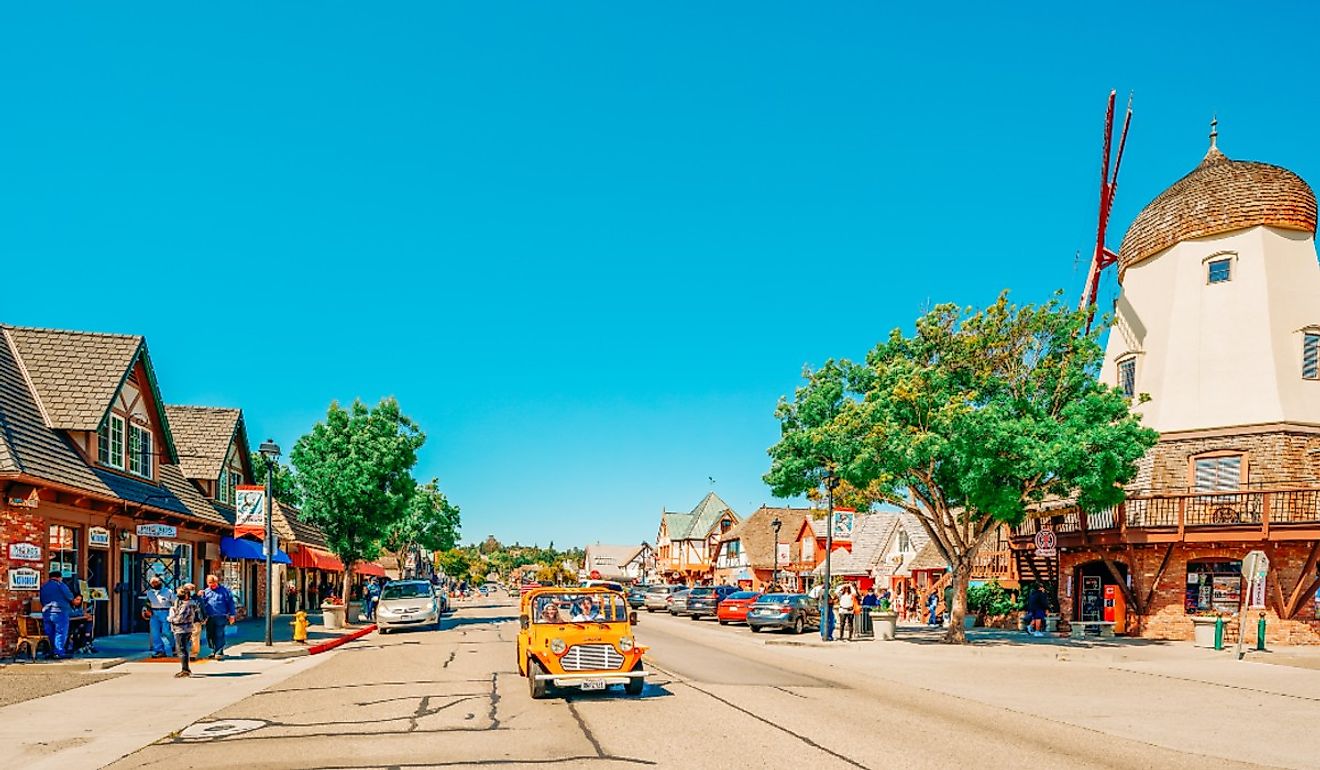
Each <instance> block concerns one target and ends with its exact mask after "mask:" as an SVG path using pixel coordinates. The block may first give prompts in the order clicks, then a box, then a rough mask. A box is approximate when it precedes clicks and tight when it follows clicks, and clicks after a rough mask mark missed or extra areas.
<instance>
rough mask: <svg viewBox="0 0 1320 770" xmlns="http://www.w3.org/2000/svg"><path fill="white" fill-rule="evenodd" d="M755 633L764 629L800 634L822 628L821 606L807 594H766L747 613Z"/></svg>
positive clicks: (748, 621)
mask: <svg viewBox="0 0 1320 770" xmlns="http://www.w3.org/2000/svg"><path fill="white" fill-rule="evenodd" d="M747 625H748V626H749V627H751V629H752V631H753V632H756V631H760V630H761V629H763V628H778V629H790V630H792V631H793V633H795V634H800V633H802V632H803V631H805V630H806V629H808V628H816V629H819V628H820V605H818V604H817V603H816V600H815V599H812V598H811V597H810V596H807V595H806V594H766V595H764V596H762V597H761V598H760V599H757V600H756V603H755V604H753V605H752V607H751V609H749V610H748V611H747Z"/></svg>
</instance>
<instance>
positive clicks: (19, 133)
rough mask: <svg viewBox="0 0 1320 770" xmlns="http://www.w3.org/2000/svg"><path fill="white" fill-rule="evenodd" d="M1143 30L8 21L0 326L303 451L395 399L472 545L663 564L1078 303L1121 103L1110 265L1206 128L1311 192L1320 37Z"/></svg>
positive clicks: (639, 17)
mask: <svg viewBox="0 0 1320 770" xmlns="http://www.w3.org/2000/svg"><path fill="white" fill-rule="evenodd" d="M913 5H914V6H915V5H918V4H913ZM1158 5H1162V4H1153V3H1143V4H1133V5H1131V6H1128V7H1123V6H1122V4H1111V5H1107V6H1105V7H1104V9H1103V12H1101V11H1100V10H1098V9H1097V8H1096V7H1079V8H1076V9H1072V8H1069V7H1067V4H1058V3H1051V4H1041V5H1039V6H1025V5H1024V6H1021V7H1013V6H1005V7H998V8H993V9H989V8H987V7H986V5H985V4H983V3H982V4H972V5H968V6H967V7H959V6H958V5H957V4H941V5H940V7H939V9H938V11H928V12H922V11H920V10H918V9H917V8H915V7H914V8H901V7H897V6H896V4H890V3H831V4H823V3H810V4H807V3H768V2H755V3H719V4H708V3H688V4H682V3H664V4H631V3H604V2H601V3H589V2H582V3H508V4H495V3H475V2H473V3H445V4H441V3H391V4H365V3H305V4H296V3H279V4H261V5H258V4H225V5H223V6H209V7H202V6H197V5H194V4H186V5H185V6H180V5H179V4H170V3H167V4H153V3H139V4H133V5H132V6H131V7H128V6H114V5H110V6H107V5H104V4H68V5H67V6H61V7H60V8H59V9H53V8H51V7H49V6H48V5H43V4H14V5H10V6H8V7H7V8H6V9H4V10H3V11H0V72H3V73H4V75H3V78H2V79H0V89H3V90H2V91H0V94H2V95H3V100H4V105H5V116H4V119H3V120H0V264H3V265H4V272H3V274H4V277H5V280H4V285H5V291H4V296H3V300H0V321H4V322H7V323H13V324H21V325H40V326H55V327H64V328H77V329H90V330H98V331H116V332H133V333H141V334H145V335H146V336H147V338H148V342H149V345H150V347H151V351H152V356H153V359H154V361H155V364H156V368H157V373H158V375H159V378H160V381H161V387H162V389H163V392H164V394H165V397H166V399H167V400H169V401H172V402H175V403H194V404H214V405H234V406H241V407H242V408H243V409H244V410H245V413H246V415H247V420H248V424H249V428H250V430H251V433H252V435H253V437H254V439H258V440H259V439H260V438H264V437H265V436H267V435H270V436H273V437H274V438H275V439H276V440H277V441H279V442H280V443H281V444H283V445H284V446H285V447H286V448H287V447H291V446H292V444H293V442H294V440H296V438H297V437H298V436H299V435H301V434H302V433H303V432H305V431H306V430H307V429H308V428H309V427H310V426H311V424H312V423H313V422H314V421H315V420H316V419H317V418H318V417H320V416H321V415H323V414H324V411H325V407H326V405H327V404H328V403H329V402H330V401H331V400H332V399H339V400H340V401H351V400H352V399H353V398H355V397H361V398H363V399H365V400H367V401H369V402H375V401H376V400H378V399H379V398H381V397H382V396H385V395H395V396H397V397H398V398H399V399H400V401H401V402H402V404H403V406H404V409H405V411H407V412H408V413H409V414H411V415H412V416H413V417H414V418H415V419H416V420H417V421H418V422H420V423H421V425H422V426H423V428H424V429H425V430H426V432H427V434H428V435H429V441H428V442H427V445H426V447H425V448H424V450H423V452H422V459H421V463H420V465H419V468H418V470H417V474H418V476H419V477H421V478H429V477H431V476H438V477H440V479H441V483H442V485H443V486H444V488H445V489H447V490H448V491H449V493H450V495H451V497H452V499H454V500H455V501H456V502H458V503H459V504H460V505H462V507H463V512H464V519H465V521H464V538H465V539H468V540H472V539H480V538H482V537H484V536H485V535H486V534H488V533H494V534H495V535H496V536H497V537H500V538H501V539H504V540H508V541H512V540H520V541H522V542H524V543H527V542H538V543H541V544H544V543H545V542H547V541H549V540H554V542H555V544H556V545H559V546H564V545H569V544H582V543H585V542H589V541H595V540H602V541H620V542H632V541H639V540H642V539H648V540H649V539H652V538H653V537H654V535H655V530H656V526H657V524H658V515H659V513H660V511H661V509H662V508H664V507H668V508H670V509H674V510H686V509H689V508H691V507H692V506H693V505H694V504H695V503H696V502H697V500H698V499H699V498H700V497H701V496H702V495H703V494H705V492H706V491H708V490H709V489H711V488H712V485H711V483H710V481H708V477H713V478H714V479H715V484H714V486H713V488H714V489H715V490H716V491H718V492H719V493H720V494H721V495H722V496H723V497H724V498H725V499H726V500H727V501H728V502H729V503H730V504H731V505H732V506H733V507H734V508H735V510H737V511H739V512H740V513H747V512H749V511H751V510H752V509H754V508H755V507H756V506H757V505H760V504H761V503H762V502H770V501H772V500H773V498H772V497H771V496H770V493H769V490H768V489H767V488H766V487H765V486H764V484H763V483H762V482H761V480H760V477H761V475H762V474H763V473H764V472H765V470H766V465H767V458H766V455H765V449H766V447H768V446H769V445H770V444H772V443H773V442H774V441H775V439H776V437H777V425H776V423H775V422H774V419H773V416H772V412H773V409H774V404H775V401H776V399H777V398H778V397H779V396H780V395H781V394H785V393H789V392H791V390H792V388H793V387H794V386H795V385H796V384H797V382H798V378H799V374H800V372H801V368H802V366H803V364H806V363H813V364H814V363H818V362H820V361H821V360H823V359H824V358H826V357H829V356H861V355H863V354H864V353H865V351H866V350H867V349H868V348H869V347H870V346H871V345H872V344H874V343H875V342H876V341H877V340H878V339H880V338H881V337H882V336H883V335H884V334H886V333H887V332H888V330H889V329H891V328H893V327H895V326H900V325H906V324H910V322H911V321H912V319H913V318H914V317H915V316H916V315H917V314H918V313H920V312H921V310H922V309H923V308H924V307H926V306H927V305H928V304H930V303H934V302H940V301H956V302H960V303H974V304H981V303H985V302H989V301H991V300H992V299H993V298H994V296H995V294H996V293H997V292H998V291H999V290H1000V289H1001V288H1005V287H1009V288H1012V289H1013V290H1014V293H1015V296H1016V297H1018V298H1020V299H1023V300H1036V299H1041V298H1043V297H1045V296H1047V295H1048V294H1049V293H1050V292H1051V291H1053V290H1054V289H1057V288H1062V289H1064V290H1066V291H1067V292H1068V295H1069V297H1070V298H1071V297H1076V295H1077V294H1078V292H1079V290H1080V288H1081V283H1082V279H1083V276H1084V274H1085V270H1086V264H1085V261H1084V260H1083V261H1081V262H1077V261H1075V260H1074V253H1075V252H1077V251H1078V250H1079V249H1080V250H1082V252H1083V253H1084V254H1086V253H1088V249H1089V246H1088V242H1090V241H1092V240H1093V238H1094V227H1095V209H1096V198H1097V178H1098V173H1099V172H1098V165H1099V158H1098V156H1099V150H1100V131H1101V122H1102V118H1103V108H1104V100H1105V97H1106V95H1107V94H1108V92H1109V90H1110V89H1111V88H1117V89H1119V92H1120V97H1121V98H1120V102H1121V100H1122V97H1125V96H1126V94H1127V92H1128V91H1129V90H1132V91H1135V93H1136V104H1135V107H1136V116H1135V118H1134V121H1133V128H1132V135H1131V139H1130V141H1129V145H1128V154H1127V157H1126V158H1125V161H1124V168H1123V174H1122V178H1121V180H1120V191H1119V194H1118V201H1117V205H1116V209H1115V212H1114V219H1113V221H1114V225H1113V235H1112V238H1111V246H1113V247H1115V248H1117V245H1118V241H1119V239H1120V238H1121V235H1122V232H1123V230H1124V229H1125V228H1126V226H1127V224H1128V223H1129V222H1130V221H1131V219H1132V217H1133V216H1135V214H1136V212H1137V211H1138V210H1139V209H1140V207H1141V206H1142V205H1143V204H1144V203H1145V202H1146V201H1148V200H1149V199H1150V198H1152V197H1153V196H1154V195H1156V194H1157V193H1158V192H1159V191H1160V190H1162V189H1163V188H1164V187H1166V186H1167V185H1169V184H1170V183H1172V182H1173V181H1174V180H1176V179H1177V178H1178V177H1179V176H1181V175H1182V174H1183V173H1185V172H1186V171H1188V170H1190V169H1191V168H1192V166H1194V165H1195V164H1196V163H1197V162H1198V161H1199V160H1200V158H1201V156H1202V155H1203V154H1204V152H1205V149H1206V143H1207V141H1206V133H1207V130H1208V128H1207V123H1208V121H1209V118H1210V115H1211V113H1212V112H1216V111H1217V112H1218V114H1219V118H1220V132H1221V137H1220V146H1221V148H1222V149H1223V150H1224V151H1225V152H1226V153H1227V154H1228V155H1229V156H1230V157H1237V158H1248V159H1255V160H1265V161H1269V162H1274V163H1279V164H1282V165H1285V166H1288V167H1289V168H1291V169H1293V170H1294V171H1296V172H1298V173H1299V174H1301V175H1302V176H1303V177H1304V178H1306V179H1308V180H1310V181H1311V182H1312V183H1313V184H1315V183H1316V182H1317V181H1320V154H1318V153H1317V149H1316V147H1317V140H1316V139H1315V136H1316V130H1317V126H1320V99H1318V98H1317V97H1318V96H1320V94H1318V93H1317V90H1318V87H1317V81H1316V80H1315V78H1314V75H1315V72H1316V64H1315V61H1314V58H1313V56H1312V54H1311V53H1310V51H1311V49H1312V47H1313V46H1312V41H1313V35H1312V31H1313V29H1314V27H1315V24H1316V22H1317V21H1320V18H1318V16H1320V14H1318V13H1317V11H1315V10H1314V9H1313V8H1312V7H1310V6H1309V5H1308V4H1304V3H1296V4H1291V5H1289V4H1283V3H1280V4H1275V5H1273V6H1272V7H1271V8H1272V9H1271V10H1269V11H1261V12H1245V11H1244V10H1242V9H1241V8H1238V9H1234V8H1233V7H1232V6H1229V5H1224V6H1218V5H1216V4H1214V3H1198V4H1195V5H1188V6H1187V8H1186V10H1176V9H1173V8H1159V7H1156V6H1158ZM1113 284H1114V282H1113V279H1112V277H1110V278H1109V280H1108V284H1107V286H1108V287H1109V288H1107V289H1105V290H1104V292H1103V294H1102V299H1103V298H1105V297H1109V296H1112V287H1113Z"/></svg>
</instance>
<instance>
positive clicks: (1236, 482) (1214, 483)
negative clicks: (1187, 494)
mask: <svg viewBox="0 0 1320 770" xmlns="http://www.w3.org/2000/svg"><path fill="white" fill-rule="evenodd" d="M1195 483H1196V491H1197V492H1233V491H1236V490H1237V489H1238V488H1239V487H1241V486H1242V457H1241V456H1234V457H1207V458H1205V459H1203V460H1197V461H1196V481H1195Z"/></svg>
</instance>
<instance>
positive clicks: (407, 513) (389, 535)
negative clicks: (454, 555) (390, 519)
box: [381, 479, 460, 574]
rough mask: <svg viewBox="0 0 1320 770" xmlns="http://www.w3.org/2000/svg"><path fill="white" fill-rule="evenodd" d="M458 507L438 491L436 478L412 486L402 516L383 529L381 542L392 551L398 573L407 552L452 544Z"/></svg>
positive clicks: (446, 548) (456, 527)
mask: <svg viewBox="0 0 1320 770" xmlns="http://www.w3.org/2000/svg"><path fill="white" fill-rule="evenodd" d="M459 515H460V514H459V508H458V506H457V505H454V504H453V503H450V502H449V499H448V498H447V497H445V493H444V492H441V491H440V480H439V479H431V480H430V481H428V482H427V483H425V484H422V485H421V486H418V487H416V488H414V489H413V493H412V497H411V498H409V500H408V506H407V508H405V509H404V513H403V516H401V517H400V518H398V519H397V520H395V521H394V523H393V524H391V525H389V527H387V528H386V530H385V534H384V536H383V537H382V538H381V544H382V545H383V546H384V547H385V550H387V551H391V552H393V553H394V554H395V558H396V559H397V561H398V567H399V574H403V568H404V563H405V560H406V559H407V554H408V553H411V552H413V551H414V550H416V549H421V550H424V551H427V552H432V551H445V550H448V549H450V548H453V547H454V541H455V540H456V539H457V538H458V530H459Z"/></svg>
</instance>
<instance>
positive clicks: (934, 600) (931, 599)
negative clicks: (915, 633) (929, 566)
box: [926, 588, 940, 626]
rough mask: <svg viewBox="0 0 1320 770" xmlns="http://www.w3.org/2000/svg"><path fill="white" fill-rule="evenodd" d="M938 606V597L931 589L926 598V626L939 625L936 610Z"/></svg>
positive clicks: (937, 593)
mask: <svg viewBox="0 0 1320 770" xmlns="http://www.w3.org/2000/svg"><path fill="white" fill-rule="evenodd" d="M939 606H940V595H939V592H938V591H936V590H935V589H933V588H932V589H931V591H930V596H927V597H926V612H927V618H926V625H928V626H938V625H939V624H940V615H939V612H937V610H938V609H939Z"/></svg>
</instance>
